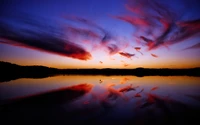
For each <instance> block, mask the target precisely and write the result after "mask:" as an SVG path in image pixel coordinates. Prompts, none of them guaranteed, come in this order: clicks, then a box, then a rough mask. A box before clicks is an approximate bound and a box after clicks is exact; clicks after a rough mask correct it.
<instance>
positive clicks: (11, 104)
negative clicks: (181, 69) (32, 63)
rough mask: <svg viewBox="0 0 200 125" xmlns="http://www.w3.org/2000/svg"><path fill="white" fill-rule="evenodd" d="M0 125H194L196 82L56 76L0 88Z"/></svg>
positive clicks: (199, 83)
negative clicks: (0, 122) (0, 120)
mask: <svg viewBox="0 0 200 125" xmlns="http://www.w3.org/2000/svg"><path fill="white" fill-rule="evenodd" d="M0 104H1V105H0V106H1V107H0V117H1V118H2V123H4V124H38V123H41V124H63V125H64V124H68V123H74V124H83V123H85V124H86V123H87V124H136V125H137V124H138V125H144V124H145V125H146V124H158V125H159V124H166V125H167V124H194V123H195V122H198V123H197V124H199V123H200V122H199V121H198V114H200V77H190V76H145V77H136V76H131V75H130V76H119V75H118V76H103V75H96V76H93V75H60V76H53V77H48V78H41V79H31V78H20V79H17V80H12V81H8V82H1V83H0Z"/></svg>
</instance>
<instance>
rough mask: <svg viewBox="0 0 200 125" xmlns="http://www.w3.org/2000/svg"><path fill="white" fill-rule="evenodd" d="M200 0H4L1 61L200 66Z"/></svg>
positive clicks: (53, 64)
mask: <svg viewBox="0 0 200 125" xmlns="http://www.w3.org/2000/svg"><path fill="white" fill-rule="evenodd" d="M199 12H200V2H199V0H165V1H164V0H56V1H55V0H1V1H0V61H8V62H11V63H16V64H20V65H44V66H49V67H56V68H137V67H144V68H191V67H200V55H199V54H200V14H199Z"/></svg>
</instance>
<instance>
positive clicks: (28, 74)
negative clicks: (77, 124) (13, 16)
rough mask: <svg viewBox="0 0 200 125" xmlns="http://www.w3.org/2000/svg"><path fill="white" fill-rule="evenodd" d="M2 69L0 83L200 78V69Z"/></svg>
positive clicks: (4, 65) (1, 66) (8, 66)
mask: <svg viewBox="0 0 200 125" xmlns="http://www.w3.org/2000/svg"><path fill="white" fill-rule="evenodd" d="M0 69H1V71H0V75H1V77H0V82H3V81H10V80H14V79H18V78H45V77H50V76H55V75H135V76H138V77H142V76H184V75H185V76H200V67H197V68H190V69H167V68H161V69H150V68H136V69H109V68H106V69H56V68H50V67H45V66H20V65H16V64H12V63H9V62H2V61H1V62H0Z"/></svg>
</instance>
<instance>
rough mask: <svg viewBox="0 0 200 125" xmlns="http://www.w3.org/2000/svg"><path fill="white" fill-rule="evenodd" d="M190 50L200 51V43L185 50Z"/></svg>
mask: <svg viewBox="0 0 200 125" xmlns="http://www.w3.org/2000/svg"><path fill="white" fill-rule="evenodd" d="M188 49H200V43H197V44H194V45H192V46H189V47H187V48H185V49H183V50H188Z"/></svg>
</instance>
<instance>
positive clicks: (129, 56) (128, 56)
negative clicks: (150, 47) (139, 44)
mask: <svg viewBox="0 0 200 125" xmlns="http://www.w3.org/2000/svg"><path fill="white" fill-rule="evenodd" d="M119 54H120V55H121V56H124V57H126V58H131V57H132V56H135V54H131V53H126V52H119Z"/></svg>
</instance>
